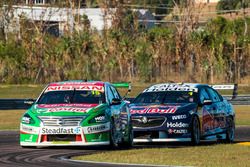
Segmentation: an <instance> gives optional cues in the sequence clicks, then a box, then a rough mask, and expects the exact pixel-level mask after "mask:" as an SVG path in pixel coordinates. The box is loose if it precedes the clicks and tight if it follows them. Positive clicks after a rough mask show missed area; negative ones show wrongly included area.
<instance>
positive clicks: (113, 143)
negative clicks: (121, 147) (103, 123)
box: [109, 119, 118, 148]
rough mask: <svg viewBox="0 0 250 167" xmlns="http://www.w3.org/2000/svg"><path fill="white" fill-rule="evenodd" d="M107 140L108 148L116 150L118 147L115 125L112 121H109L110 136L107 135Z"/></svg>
mask: <svg viewBox="0 0 250 167" xmlns="http://www.w3.org/2000/svg"><path fill="white" fill-rule="evenodd" d="M109 137H110V138H109V140H110V146H111V147H113V148H117V147H118V140H117V137H116V129H115V125H114V120H113V119H111V120H110V135H109Z"/></svg>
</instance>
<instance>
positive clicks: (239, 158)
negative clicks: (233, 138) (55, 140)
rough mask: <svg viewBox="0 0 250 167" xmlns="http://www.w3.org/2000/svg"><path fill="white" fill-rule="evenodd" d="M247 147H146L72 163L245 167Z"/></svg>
mask: <svg viewBox="0 0 250 167" xmlns="http://www.w3.org/2000/svg"><path fill="white" fill-rule="evenodd" d="M249 155H250V147H248V146H240V145H236V144H234V145H231V144H216V145H209V146H197V147H182V148H146V149H132V150H123V151H110V152H103V153H99V154H93V155H86V156H77V157H73V159H74V160H85V161H98V162H119V163H136V164H157V165H181V166H183V165H187V166H202V167H204V166H214V167H217V166H218V167H221V166H227V167H229V166H230V167H234V166H235V167H238V166H248V165H249Z"/></svg>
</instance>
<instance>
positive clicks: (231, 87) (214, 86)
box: [210, 85, 234, 90]
mask: <svg viewBox="0 0 250 167" xmlns="http://www.w3.org/2000/svg"><path fill="white" fill-rule="evenodd" d="M210 86H211V87H212V88H214V89H217V90H223V89H224V90H225V89H234V85H210Z"/></svg>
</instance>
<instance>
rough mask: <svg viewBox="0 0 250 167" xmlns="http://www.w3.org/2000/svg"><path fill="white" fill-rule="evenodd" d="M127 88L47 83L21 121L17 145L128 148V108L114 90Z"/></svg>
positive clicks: (130, 132) (76, 82)
mask: <svg viewBox="0 0 250 167" xmlns="http://www.w3.org/2000/svg"><path fill="white" fill-rule="evenodd" d="M128 86H129V84H127V83H122V84H110V83H107V82H100V81H96V82H94V81H91V82H84V81H65V82H56V83H50V84H49V85H47V86H46V87H45V89H44V90H43V92H42V93H41V95H40V96H39V97H38V99H37V100H36V101H35V102H34V103H33V105H32V106H31V107H30V108H29V109H28V110H27V111H26V112H25V113H24V115H23V116H22V118H21V124H20V145H21V146H22V147H29V146H39V147H40V146H85V145H111V146H131V145H132V143H133V129H132V126H131V122H130V121H131V116H130V113H129V109H128V104H127V102H126V101H124V100H123V99H122V98H121V96H120V94H119V93H118V91H117V90H116V88H115V87H128Z"/></svg>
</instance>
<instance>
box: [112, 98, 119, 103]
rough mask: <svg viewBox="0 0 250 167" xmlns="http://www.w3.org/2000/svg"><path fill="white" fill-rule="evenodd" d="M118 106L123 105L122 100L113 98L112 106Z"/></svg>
mask: <svg viewBox="0 0 250 167" xmlns="http://www.w3.org/2000/svg"><path fill="white" fill-rule="evenodd" d="M118 104H121V100H120V99H117V98H113V99H112V102H111V105H118Z"/></svg>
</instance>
